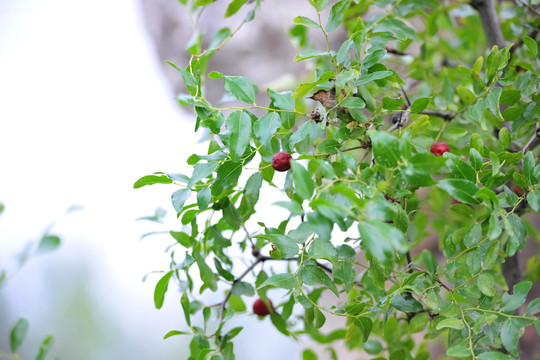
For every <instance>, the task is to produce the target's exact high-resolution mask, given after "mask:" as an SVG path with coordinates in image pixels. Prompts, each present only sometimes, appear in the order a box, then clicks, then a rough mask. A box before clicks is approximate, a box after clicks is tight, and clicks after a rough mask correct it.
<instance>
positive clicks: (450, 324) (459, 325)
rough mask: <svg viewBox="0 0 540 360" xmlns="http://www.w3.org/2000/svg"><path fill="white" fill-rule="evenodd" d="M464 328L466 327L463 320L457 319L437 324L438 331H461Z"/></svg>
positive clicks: (445, 320)
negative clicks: (447, 329) (448, 329)
mask: <svg viewBox="0 0 540 360" xmlns="http://www.w3.org/2000/svg"><path fill="white" fill-rule="evenodd" d="M464 327H465V324H463V321H462V320H460V319H455V318H447V319H444V320H442V321H440V322H439V323H437V327H436V328H437V330H440V329H445V328H450V329H456V330H461V329H463V328H464Z"/></svg>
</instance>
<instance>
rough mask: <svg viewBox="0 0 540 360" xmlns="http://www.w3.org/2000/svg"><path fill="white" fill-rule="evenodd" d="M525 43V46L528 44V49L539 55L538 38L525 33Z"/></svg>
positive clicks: (534, 55) (533, 54) (534, 54)
mask: <svg viewBox="0 0 540 360" xmlns="http://www.w3.org/2000/svg"><path fill="white" fill-rule="evenodd" d="M523 43H524V44H525V46H527V49H529V51H530V53H531V55H532V56H533V57H536V56H537V55H538V44H537V43H536V40H534V39H533V38H531V37H530V36H527V35H525V36H524V37H523Z"/></svg>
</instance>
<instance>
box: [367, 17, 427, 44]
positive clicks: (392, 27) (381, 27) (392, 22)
mask: <svg viewBox="0 0 540 360" xmlns="http://www.w3.org/2000/svg"><path fill="white" fill-rule="evenodd" d="M374 31H375V32H390V33H392V35H393V36H395V37H396V38H397V39H399V40H402V41H403V40H407V39H411V40H414V41H419V39H418V36H417V35H416V32H415V31H414V30H413V29H411V28H410V27H408V26H407V25H405V23H404V22H403V21H401V20H398V19H386V20H383V21H381V22H380V23H379V24H377V26H375V28H374Z"/></svg>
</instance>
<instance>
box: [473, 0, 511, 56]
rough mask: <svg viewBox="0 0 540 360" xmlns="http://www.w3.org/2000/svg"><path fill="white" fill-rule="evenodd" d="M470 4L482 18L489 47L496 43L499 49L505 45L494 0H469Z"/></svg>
mask: <svg viewBox="0 0 540 360" xmlns="http://www.w3.org/2000/svg"><path fill="white" fill-rule="evenodd" d="M470 4H471V6H472V7H473V8H474V9H475V10H476V11H477V12H478V15H480V19H481V20H482V26H483V28H484V33H485V34H486V38H487V41H488V44H489V47H493V46H495V45H497V46H498V47H499V49H502V48H503V47H505V46H506V43H505V41H504V36H503V33H502V31H501V25H500V24H499V17H498V16H497V11H496V10H495V1H494V0H471V2H470Z"/></svg>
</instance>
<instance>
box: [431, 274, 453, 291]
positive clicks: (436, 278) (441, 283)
mask: <svg viewBox="0 0 540 360" xmlns="http://www.w3.org/2000/svg"><path fill="white" fill-rule="evenodd" d="M431 275H433V277H434V278H435V281H436V282H438V283H439V285H441V286H442V287H443V288H445V289H446V291H448V292H452V289H450V288H449V287H448V285H446V284H445V283H443V282H442V281H441V279H439V277H438V276H437V275H435V274H431Z"/></svg>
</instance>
